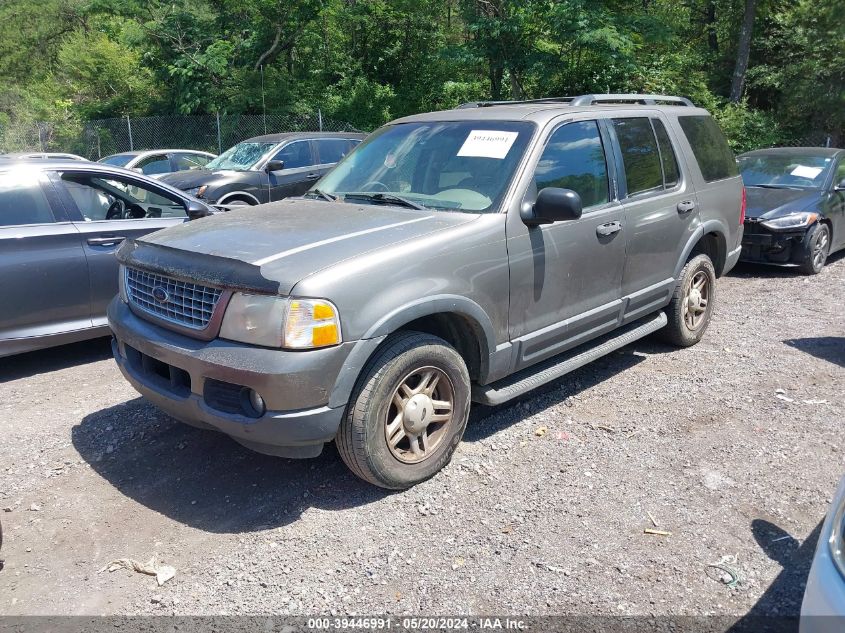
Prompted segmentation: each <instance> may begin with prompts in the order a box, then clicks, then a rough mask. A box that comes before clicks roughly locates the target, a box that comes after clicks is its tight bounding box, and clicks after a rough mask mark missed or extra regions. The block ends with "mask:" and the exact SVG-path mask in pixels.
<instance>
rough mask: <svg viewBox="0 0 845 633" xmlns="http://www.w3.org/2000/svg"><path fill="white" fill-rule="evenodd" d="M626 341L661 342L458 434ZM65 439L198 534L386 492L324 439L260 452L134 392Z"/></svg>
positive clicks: (573, 388) (498, 421) (477, 416)
mask: <svg viewBox="0 0 845 633" xmlns="http://www.w3.org/2000/svg"><path fill="white" fill-rule="evenodd" d="M634 349H637V350H640V351H643V352H646V353H660V352H661V351H666V350H668V349H670V348H668V347H665V346H663V345H660V344H659V343H654V342H651V341H649V340H646V341H641V342H640V343H638V344H636V346H635V347H634V346H632V347H629V348H626V349H625V350H622V351H620V352H616V353H614V354H611V355H610V356H608V357H605V358H603V359H600V360H598V361H596V362H594V363H592V364H591V365H589V366H587V367H584V368H582V369H580V370H578V371H576V372H573V373H571V374H569V375H568V376H566V377H565V378H563V379H561V380H558V381H555V382H553V383H550V384H549V385H547V386H545V387H543V388H541V389H538V390H536V391H534V392H532V393H531V394H529V395H528V396H526V397H525V398H523V399H522V401H525V402H528V403H530V405H529V406H528V407H527V408H526V406H525V405H522V406H518V407H515V406H513V403H510V404H509V405H507V406H501V407H497V408H495V409H491V408H489V407H479V406H476V407H474V408H473V410H472V413H471V417H470V425H469V428H468V429H467V433H466V436H465V439H466V441H468V442H474V441H479V440H481V439H484V438H487V437H490V436H491V435H493V434H495V433H496V432H498V431H499V430H501V429H503V428H505V427H506V426H509V425H511V424H513V423H514V422H516V421H518V420H520V419H522V418H523V417H525V416H527V415H533V414H534V413H536V412H538V411H541V410H544V409H546V408H548V407H551V406H554V405H555V404H557V403H559V402H562V401H564V400H565V399H566V398H567V397H569V396H572V395H576V394H577V393H578V392H580V391H581V390H583V389H587V388H589V387H591V386H593V385H595V384H597V383H599V382H601V381H603V380H605V379H607V378H609V377H610V376H612V375H614V374H617V373H619V372H621V371H624V370H625V369H627V368H629V367H632V366H633V365H636V364H637V363H638V362H640V361H642V360H644V356H641V355H635V354H633V350H634ZM517 402H519V401H517ZM72 441H73V445H74V447H75V448H76V450H77V451H78V452H79V454H80V455H81V456H82V457H83V458H84V459H85V460H86V461H87V462H88V463H89V464H90V465H91V467H92V468H93V469H94V470H95V471H96V472H97V473H98V474H100V475H101V476H102V477H103V478H104V479H106V480H107V481H108V482H109V483H111V484H112V485H113V486H114V487H115V488H117V489H118V490H119V491H120V492H121V493H122V494H124V495H126V496H127V497H129V498H131V499H133V500H135V501H137V502H138V503H141V504H143V505H144V506H146V507H148V508H150V509H152V510H154V511H156V512H159V513H161V514H163V515H165V516H167V517H169V518H171V519H173V520H175V521H179V522H180V523H183V524H185V525H189V526H191V527H194V528H198V529H201V530H205V531H207V532H215V533H236V532H250V531H260V530H265V529H270V528H273V527H278V526H280V525H285V524H288V523H291V522H293V521H295V520H296V519H298V518H299V516H300V515H301V514H302V513H303V512H305V511H306V510H307V509H308V508H312V507H314V508H320V509H322V510H341V509H345V508H350V507H355V506H360V505H365V504H368V503H372V502H375V501H378V500H380V499H382V498H384V497H385V496H387V495H389V494H391V493H390V492H389V491H386V490H382V489H380V488H377V487H375V486H372V485H370V484H368V483H365V482H363V481H361V480H360V479H358V478H357V477H355V476H354V475H353V474H351V473H350V472H349V471H348V470H347V468H346V466H345V465H344V464H343V462H342V461H341V459H340V456H339V455H338V453H337V450H336V449H335V447H334V445H333V444H331V445H328V446H327V447H326V448H325V450H324V451H323V454H322V455H321V456H320V457H317V458H315V459H309V460H290V459H282V458H278V457H269V456H265V455H261V454H258V453H254V452H252V451H250V450H247V449H245V448H243V447H241V446H240V445H239V444H237V443H236V442H234V441H233V440H231V439H229V438H228V437H226V436H225V435H223V434H220V433H216V432H214V431H204V430H200V429H196V428H193V427H190V426H187V425H184V424H181V423H179V422H176V421H174V420H172V419H170V418H169V417H168V416H166V415H165V414H163V413H162V412H160V411H159V410H157V409H156V408H155V407H153V406H152V405H151V404H149V403H147V402H146V401H144V400H143V399H142V398H135V399H133V400H130V401H128V402H125V403H123V404H120V405H117V406H113V407H109V408H107V409H103V410H101V411H97V412H96V413H93V414H90V415H88V416H86V417H85V418H84V419H83V420H82V422H81V423H80V424H78V425H77V426H75V427H74V428H73V430H72Z"/></svg>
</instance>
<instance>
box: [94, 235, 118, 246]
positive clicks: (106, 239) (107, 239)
mask: <svg viewBox="0 0 845 633" xmlns="http://www.w3.org/2000/svg"><path fill="white" fill-rule="evenodd" d="M125 239H126V238H125V237H123V236H122V235H109V236H103V237H89V238H88V243H89V244H90V245H91V246H115V245H117V244H120V243H121V242H122V241H123V240H125Z"/></svg>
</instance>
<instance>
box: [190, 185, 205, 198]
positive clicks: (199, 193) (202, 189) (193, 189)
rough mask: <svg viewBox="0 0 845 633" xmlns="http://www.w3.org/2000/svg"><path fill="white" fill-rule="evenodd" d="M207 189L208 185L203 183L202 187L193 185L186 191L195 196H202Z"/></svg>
mask: <svg viewBox="0 0 845 633" xmlns="http://www.w3.org/2000/svg"><path fill="white" fill-rule="evenodd" d="M206 189H208V185H203V186H202V187H191V188H190V189H185V193H187V194H189V195H192V196H194V197H195V198H202V197H203V195H204V194H205V190H206Z"/></svg>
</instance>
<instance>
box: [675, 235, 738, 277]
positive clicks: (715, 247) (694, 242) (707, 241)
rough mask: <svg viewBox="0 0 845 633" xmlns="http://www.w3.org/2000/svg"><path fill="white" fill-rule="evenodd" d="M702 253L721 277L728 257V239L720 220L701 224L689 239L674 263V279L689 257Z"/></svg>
mask: <svg viewBox="0 0 845 633" xmlns="http://www.w3.org/2000/svg"><path fill="white" fill-rule="evenodd" d="M700 254H704V255H707V256H708V257H709V258H710V261H712V262H713V267H714V268H715V269H716V277H721V276H722V273H723V271H724V269H725V263H726V261H727V257H728V240H727V237H726V236H725V229H724V226H723V224H722V223H721V222H717V221H712V222H706V223H704V224H702V225H701V226H700V227H698V229H697V230H696V231H695V233H694V234H693V236H692V237H691V238H690V239H689V241H688V242H687V244H686V246H685V247H684V250H683V251H682V253H681V257H680V259H679V260H678V263H677V264H676V265H675V275H674V276H675V279H677V278H678V275H680V273H681V270H682V269H683V267H684V266H685V265H686V263H687V262H688V261H689V260H690V258H691V257H695V256H696V255H700Z"/></svg>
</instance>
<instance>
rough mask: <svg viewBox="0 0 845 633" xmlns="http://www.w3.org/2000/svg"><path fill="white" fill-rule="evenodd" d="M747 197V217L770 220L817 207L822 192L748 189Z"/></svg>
mask: <svg viewBox="0 0 845 633" xmlns="http://www.w3.org/2000/svg"><path fill="white" fill-rule="evenodd" d="M745 195H746V200H747V206H746V209H745V216H746V217H749V218H764V219H769V218H776V217H779V216H782V215H786V214H788V213H793V212H795V211H803V210H805V209H806V208H807V207H811V206H813V205H815V204H816V203H818V201H819V198H820V197H821V192H820V191H819V190H818V189H785V188H777V189H773V188H769V187H746V188H745Z"/></svg>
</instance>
